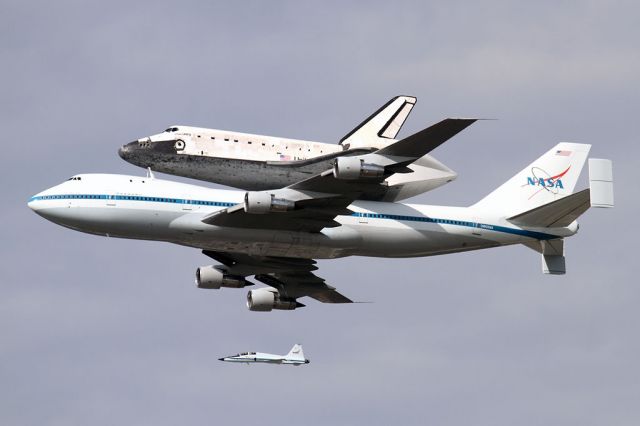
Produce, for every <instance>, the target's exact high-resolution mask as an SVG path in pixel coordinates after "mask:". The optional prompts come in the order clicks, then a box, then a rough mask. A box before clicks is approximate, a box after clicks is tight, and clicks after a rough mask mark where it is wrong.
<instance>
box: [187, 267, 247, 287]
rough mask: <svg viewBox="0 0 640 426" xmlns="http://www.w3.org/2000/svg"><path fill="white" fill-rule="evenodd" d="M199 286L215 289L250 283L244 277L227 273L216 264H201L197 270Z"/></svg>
mask: <svg viewBox="0 0 640 426" xmlns="http://www.w3.org/2000/svg"><path fill="white" fill-rule="evenodd" d="M196 285H197V286H198V288H206V289H215V290H218V289H220V287H231V288H241V287H245V286H248V285H250V283H249V282H247V280H245V279H244V278H243V277H237V276H235V275H228V274H225V273H224V272H223V271H221V270H219V269H217V268H216V267H215V266H201V267H199V268H198V269H197V270H196Z"/></svg>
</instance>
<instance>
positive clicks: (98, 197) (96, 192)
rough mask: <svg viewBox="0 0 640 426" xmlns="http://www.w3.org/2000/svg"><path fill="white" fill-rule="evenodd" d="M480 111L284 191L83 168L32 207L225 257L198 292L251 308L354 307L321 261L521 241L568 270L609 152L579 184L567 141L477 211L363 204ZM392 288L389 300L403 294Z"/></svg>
mask: <svg viewBox="0 0 640 426" xmlns="http://www.w3.org/2000/svg"><path fill="white" fill-rule="evenodd" d="M474 121H475V120H473V119H452V118H450V119H446V120H443V121H441V122H440V123H437V124H434V125H433V126H431V127H428V128H426V129H424V130H422V131H420V132H417V133H415V134H413V135H411V136H409V137H407V138H405V139H402V140H400V141H397V142H394V143H392V144H390V145H387V146H385V147H382V148H380V149H378V150H376V151H374V152H371V153H367V154H363V155H356V156H352V157H337V158H336V159H335V163H334V164H333V166H332V167H329V168H327V169H326V170H324V171H322V172H320V173H318V174H315V175H313V176H311V177H308V178H306V179H303V180H300V181H298V182H295V183H293V184H290V185H287V186H284V187H282V188H279V189H271V190H263V191H233V190H219V189H211V188H207V187H202V186H196V185H188V184H184V183H178V182H171V181H165V180H160V179H155V178H154V177H153V176H150V177H147V178H141V177H135V176H123V175H111V174H83V175H76V176H73V177H72V178H70V179H69V180H67V181H66V182H63V183H61V184H59V185H57V186H54V187H52V188H49V189H47V190H45V191H43V192H41V193H39V194H36V195H34V196H33V197H31V199H30V200H29V203H28V204H29V207H30V208H31V209H32V210H33V211H34V212H36V213H37V214H39V215H40V216H42V217H44V218H46V219H48V220H50V221H52V222H54V223H57V224H59V225H62V226H65V227H68V228H71V229H75V230H78V231H81V232H86V233H90V234H95V235H107V236H111V237H120V238H132V239H143V240H155V241H165V242H170V243H174V244H180V245H184V246H188V247H194V248H198V249H200V250H202V251H203V253H204V254H205V255H207V256H209V257H210V258H212V259H214V260H216V261H217V262H218V263H219V264H218V265H208V266H202V267H200V268H198V269H197V272H196V284H197V286H198V287H199V288H204V289H219V288H221V287H231V288H241V287H246V286H250V285H253V284H254V283H253V282H252V281H250V278H251V277H253V279H255V280H256V281H260V282H262V283H264V284H266V287H262V288H258V289H254V290H250V291H249V292H248V294H247V306H248V308H249V309H250V310H252V311H271V310H273V309H281V310H293V309H297V308H299V307H301V306H304V305H303V304H302V303H300V302H299V300H298V299H300V298H302V297H310V298H313V299H315V300H318V301H320V302H324V303H350V302H352V301H351V299H349V298H348V297H346V296H344V295H343V294H341V293H339V292H338V291H337V290H336V289H335V287H333V286H331V285H329V284H327V283H326V282H325V281H324V280H323V279H322V278H321V277H319V276H318V275H316V273H315V271H316V270H317V269H318V267H317V266H316V261H315V259H333V258H338V257H345V256H370V257H389V258H393V257H395V258H398V257H420V256H434V255H440V254H450V253H456V252H463V251H470V250H479V249H486V248H492V247H498V246H505V245H515V244H523V245H525V246H527V247H529V248H531V249H533V250H535V251H536V252H538V253H539V254H540V257H541V261H542V270H543V272H545V273H547V274H563V273H564V272H565V250H564V239H565V238H567V237H570V236H572V235H574V234H575V233H576V232H577V231H578V223H577V219H578V217H579V216H580V215H582V214H583V213H585V212H586V211H587V210H588V209H589V208H590V207H613V175H612V165H611V161H609V160H602V159H589V188H587V189H583V190H581V191H575V187H576V183H577V181H578V177H579V175H580V172H581V170H582V167H583V165H584V164H585V163H586V162H587V157H588V154H589V150H590V148H591V146H590V145H585V144H578V143H560V144H557V145H556V146H554V147H553V148H551V149H550V150H548V151H547V152H546V153H544V154H543V155H542V156H541V157H540V158H538V159H536V160H534V161H533V162H532V163H531V164H529V165H528V166H527V167H525V168H523V169H522V170H521V171H520V172H518V173H517V174H516V175H515V176H514V177H512V178H511V179H509V180H507V181H506V182H505V183H504V184H503V185H501V186H500V187H498V188H497V189H495V190H494V191H492V192H490V193H489V194H488V195H487V196H485V197H483V198H481V199H480V201H478V202H476V203H474V204H472V205H470V206H469V207H453V206H435V205H420V204H406V203H399V202H384V201H367V200H362V199H360V195H361V194H363V193H369V194H376V193H380V192H383V191H384V188H385V187H386V183H385V182H386V180H387V179H389V178H390V177H392V176H393V175H395V174H397V173H404V172H406V170H407V168H408V167H409V166H410V165H411V164H412V163H413V162H415V161H417V160H419V159H420V158H423V157H424V156H425V155H427V154H428V153H430V152H431V151H432V150H434V149H436V148H437V147H438V146H440V145H441V144H442V143H444V142H445V141H446V140H448V139H449V138H450V137H451V136H452V135H455V134H457V133H458V132H460V131H462V130H463V129H464V128H466V127H467V126H469V125H470V124H472V123H473V122H474ZM399 285H400V284H397V285H396V287H397V288H394V289H393V290H392V291H391V292H390V296H389V297H401V296H399V295H398V292H399V291H401V288H400V287H398V286H399Z"/></svg>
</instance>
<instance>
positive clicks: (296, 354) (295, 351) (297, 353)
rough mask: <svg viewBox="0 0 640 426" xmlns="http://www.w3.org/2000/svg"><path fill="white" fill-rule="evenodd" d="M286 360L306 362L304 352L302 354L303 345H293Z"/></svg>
mask: <svg viewBox="0 0 640 426" xmlns="http://www.w3.org/2000/svg"><path fill="white" fill-rule="evenodd" d="M286 358H287V359H293V360H296V361H304V360H305V358H304V352H302V345H299V344H297V343H296V344H295V345H293V347H292V348H291V350H290V351H289V353H288V354H287V355H286Z"/></svg>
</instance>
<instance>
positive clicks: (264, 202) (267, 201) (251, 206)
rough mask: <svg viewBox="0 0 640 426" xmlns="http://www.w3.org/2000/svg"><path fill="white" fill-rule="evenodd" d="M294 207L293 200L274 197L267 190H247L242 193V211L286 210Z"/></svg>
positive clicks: (262, 212)
mask: <svg viewBox="0 0 640 426" xmlns="http://www.w3.org/2000/svg"><path fill="white" fill-rule="evenodd" d="M295 207H296V204H295V201H291V200H286V199H284V198H275V197H274V196H273V194H270V193H269V192H267V191H261V192H253V191H252V192H247V193H245V195H244V211H245V212H246V213H250V214H267V213H271V212H286V211H289V210H293V209H294V208H295Z"/></svg>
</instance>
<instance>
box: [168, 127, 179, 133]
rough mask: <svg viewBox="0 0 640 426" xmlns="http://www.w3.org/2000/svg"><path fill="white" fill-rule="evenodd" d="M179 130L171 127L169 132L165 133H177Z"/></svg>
mask: <svg viewBox="0 0 640 426" xmlns="http://www.w3.org/2000/svg"><path fill="white" fill-rule="evenodd" d="M177 131H178V128H177V127H169V128H168V129H167V130H165V133H171V132H177Z"/></svg>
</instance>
